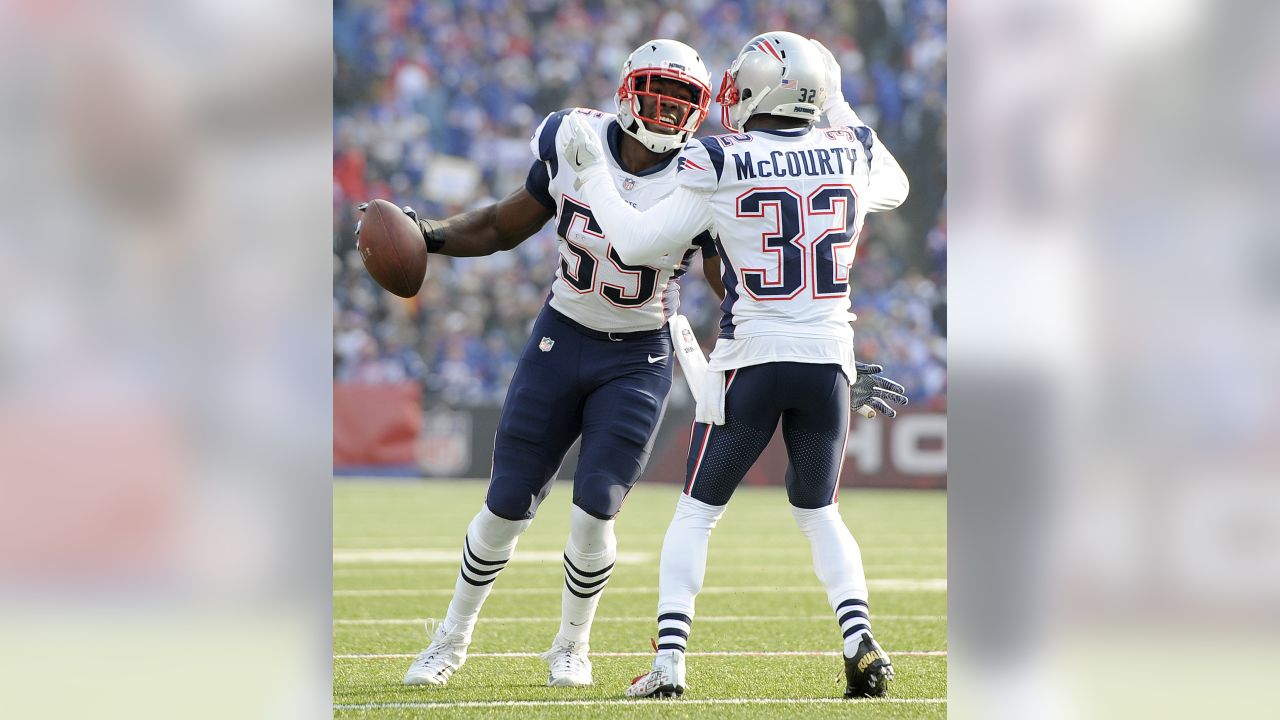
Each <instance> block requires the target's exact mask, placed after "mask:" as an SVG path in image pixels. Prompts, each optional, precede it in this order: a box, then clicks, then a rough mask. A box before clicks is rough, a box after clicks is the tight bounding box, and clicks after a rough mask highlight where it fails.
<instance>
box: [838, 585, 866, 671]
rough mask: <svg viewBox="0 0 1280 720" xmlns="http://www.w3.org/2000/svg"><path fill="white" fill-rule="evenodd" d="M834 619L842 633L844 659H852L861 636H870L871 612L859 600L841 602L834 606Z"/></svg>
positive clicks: (864, 601) (864, 603)
mask: <svg viewBox="0 0 1280 720" xmlns="http://www.w3.org/2000/svg"><path fill="white" fill-rule="evenodd" d="M836 619H837V621H838V622H839V623H840V631H841V632H842V633H844V654H845V657H853V654H854V653H856V652H857V651H858V643H860V642H862V636H863V635H868V636H869V635H871V610H870V608H869V607H868V606H867V601H866V600H863V599H861V598H849V599H847V600H842V601H841V602H840V604H839V605H837V606H836Z"/></svg>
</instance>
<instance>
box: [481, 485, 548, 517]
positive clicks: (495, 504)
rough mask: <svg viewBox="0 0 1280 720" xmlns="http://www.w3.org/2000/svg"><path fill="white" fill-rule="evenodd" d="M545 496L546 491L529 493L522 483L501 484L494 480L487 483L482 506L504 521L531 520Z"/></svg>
mask: <svg viewBox="0 0 1280 720" xmlns="http://www.w3.org/2000/svg"><path fill="white" fill-rule="evenodd" d="M546 496H547V489H546V488H544V489H543V490H542V491H540V492H530V491H529V488H528V487H527V486H525V485H524V484H523V483H508V482H502V481H501V480H500V479H499V478H496V477H495V478H494V480H493V482H491V483H489V492H488V494H487V495H485V499H484V504H485V506H486V507H488V508H489V511H490V512H492V513H493V514H494V515H497V516H498V517H500V518H503V519H506V520H532V519H533V516H534V515H535V514H537V512H538V505H540V504H541V503H542V500H543V499H544V498H545V497H546Z"/></svg>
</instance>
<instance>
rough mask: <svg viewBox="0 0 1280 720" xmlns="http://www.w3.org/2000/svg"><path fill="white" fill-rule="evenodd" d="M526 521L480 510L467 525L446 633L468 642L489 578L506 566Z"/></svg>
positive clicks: (527, 525)
mask: <svg viewBox="0 0 1280 720" xmlns="http://www.w3.org/2000/svg"><path fill="white" fill-rule="evenodd" d="M529 523H530V521H529V520H507V519H505V518H501V517H498V516H497V515H494V514H493V513H492V512H490V511H489V508H488V507H483V508H481V509H480V512H479V514H477V515H476V516H475V518H474V519H473V520H472V521H471V525H470V526H468V527H467V536H466V539H464V540H463V541H462V566H461V567H460V568H459V569H458V580H457V582H456V583H454V588H453V599H452V600H450V601H449V612H448V614H447V615H446V616H445V621H444V625H445V628H446V632H448V633H450V634H458V635H461V636H463V638H464V639H465V640H466V641H467V642H470V641H471V631H472V630H473V629H474V628H475V625H476V619H477V618H478V617H479V616H480V607H481V606H482V605H484V601H485V599H486V598H488V597H489V592H490V591H491V590H493V581H494V580H496V579H497V578H498V573H500V572H502V569H503V568H505V567H506V566H507V561H508V560H510V559H511V555H512V553H514V552H515V550H516V541H517V540H518V539H519V537H520V533H522V532H524V531H525V528H527V527H529Z"/></svg>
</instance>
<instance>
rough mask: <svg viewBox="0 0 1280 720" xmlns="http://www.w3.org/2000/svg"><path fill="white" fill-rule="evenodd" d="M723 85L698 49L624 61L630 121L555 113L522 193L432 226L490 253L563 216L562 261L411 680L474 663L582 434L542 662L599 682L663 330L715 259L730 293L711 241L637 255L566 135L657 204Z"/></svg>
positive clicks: (666, 379) (570, 679)
mask: <svg viewBox="0 0 1280 720" xmlns="http://www.w3.org/2000/svg"><path fill="white" fill-rule="evenodd" d="M710 80H711V78H710V76H709V75H708V74H707V70H706V68H705V67H704V65H703V63H702V60H701V59H700V58H699V57H698V54H697V52H695V51H694V50H693V48H690V47H689V46H687V45H684V44H683V43H679V42H675V41H673V40H653V41H651V42H648V43H645V44H644V45H642V46H641V47H639V48H638V49H636V51H635V52H634V53H632V54H631V56H630V57H629V58H628V59H627V61H626V64H625V65H624V66H623V70H622V74H621V79H620V83H619V87H618V94H617V109H618V113H617V115H616V116H615V115H613V114H609V113H603V112H599V111H597V110H587V109H581V108H579V109H569V110H561V111H559V112H556V113H552V114H551V115H549V116H548V117H547V118H546V119H545V120H543V121H542V123H541V124H540V125H539V126H538V128H537V130H536V131H535V132H534V134H533V138H532V140H531V141H530V146H531V148H532V150H533V153H534V155H535V156H536V160H535V161H534V163H533V165H532V167H531V168H530V170H529V174H528V178H527V179H526V181H525V185H524V187H523V188H521V189H520V190H517V191H516V192H515V193H513V194H512V195H511V196H510V197H508V198H506V199H505V200H503V201H501V202H499V203H498V204H496V205H493V206H490V207H486V208H482V209H479V210H474V211H472V212H469V213H465V214H463V215H459V216H457V217H454V218H450V219H448V220H444V221H432V220H419V224H420V226H421V228H422V231H423V236H424V239H425V242H426V243H427V247H428V249H429V250H430V251H431V252H436V253H441V254H444V255H453V256H475V255H487V254H490V253H492V252H495V251H498V250H506V249H510V248H512V247H515V246H516V245H518V244H519V243H520V242H522V241H524V240H525V239H526V238H528V237H529V236H531V235H533V234H534V233H535V232H537V231H538V229H539V228H541V227H542V226H543V225H544V224H546V222H547V221H548V220H552V219H553V218H554V223H555V229H556V234H557V235H558V236H559V238H560V259H559V263H558V267H557V269H556V275H555V280H554V282H553V284H552V288H551V293H550V295H549V298H548V303H547V306H546V307H544V308H543V310H542V313H541V315H539V317H538V319H537V321H536V322H535V324H534V326H533V332H532V335H531V336H530V337H529V342H528V345H527V346H526V347H525V350H524V353H523V354H522V356H521V358H520V362H519V365H518V366H517V368H516V372H515V376H514V377H513V378H512V380H511V385H510V387H509V388H508V390H507V397H506V401H505V402H504V404H503V408H502V415H501V419H500V420H499V423H498V432H497V436H496V438H495V441H494V453H493V471H492V476H491V479H490V483H489V490H488V494H487V496H486V498H485V504H484V507H483V508H481V510H480V512H479V513H478V514H477V515H476V517H475V518H474V519H473V520H472V522H471V525H470V526H469V527H468V529H467V536H466V541H465V543H464V546H463V554H462V558H463V562H462V567H461V569H460V571H459V575H458V578H457V582H456V585H455V589H454V595H453V599H452V601H451V602H450V604H449V612H448V615H447V616H446V617H445V620H444V622H443V624H442V625H441V627H440V628H439V629H438V631H437V632H436V634H435V636H434V638H433V641H432V643H431V645H430V646H429V647H427V649H426V650H424V651H422V653H421V654H419V656H418V658H417V659H416V660H414V662H413V663H412V665H411V666H410V668H409V671H408V672H407V673H406V674H405V677H404V682H405V684H408V685H443V684H445V683H446V682H448V680H449V678H450V676H451V675H452V674H453V672H454V671H455V670H457V669H458V668H459V667H461V665H462V664H463V662H464V661H465V659H466V653H467V647H468V645H469V644H470V642H471V636H472V631H473V629H474V627H475V624H476V620H477V618H478V615H479V612H480V607H481V605H482V604H483V603H484V600H485V598H486V597H487V596H488V594H489V591H490V590H491V588H492V587H493V582H494V580H495V578H496V577H497V576H498V574H499V573H500V572H501V570H502V569H503V567H505V565H506V563H507V561H508V560H509V559H510V558H511V556H512V553H513V552H514V550H515V545H516V541H517V539H518V537H519V535H520V534H521V533H522V532H523V531H524V530H525V528H527V527H528V525H529V523H530V521H531V520H532V518H533V516H534V514H535V513H536V512H537V509H538V505H539V503H540V502H541V501H542V500H543V498H545V497H546V496H547V493H548V492H550V490H551V482H552V479H553V478H554V475H555V473H556V470H557V469H558V468H559V467H560V463H561V461H562V460H563V459H564V455H565V452H566V451H567V450H568V449H569V446H570V445H572V444H573V442H574V440H576V439H577V438H578V437H579V436H581V438H582V446H581V453H580V455H579V459H578V466H577V472H576V473H575V475H574V480H573V508H572V510H571V511H570V512H571V517H570V533H569V539H568V542H567V543H566V545H565V554H564V585H563V588H562V618H561V623H560V632H559V633H558V634H557V636H556V638H555V640H554V641H553V643H552V647H551V649H550V650H549V651H548V652H547V653H546V654H545V655H544V656H543V657H544V658H545V659H546V660H547V662H548V664H549V666H550V673H549V677H548V684H550V685H553V686H580V685H588V684H590V683H591V681H592V677H591V663H590V661H589V660H588V657H587V650H588V638H589V635H590V632H591V623H592V619H593V617H594V616H595V611H596V607H597V605H598V603H599V602H600V596H601V593H602V591H603V590H604V586H605V584H606V583H607V582H608V580H609V576H610V573H611V571H612V569H613V562H614V557H615V555H616V541H615V539H614V531H613V523H614V521H613V517H614V516H615V515H616V514H617V512H618V510H619V508H620V507H621V505H622V501H623V498H625V497H626V494H627V492H628V491H629V490H630V489H631V487H632V485H634V484H635V482H636V480H637V479H638V478H639V477H640V474H641V472H642V471H643V470H644V466H645V463H646V462H647V461H648V458H649V454H650V452H651V450H652V443H653V435H654V431H655V430H656V428H657V426H658V422H659V419H660V418H661V416H662V413H663V409H664V408H665V406H666V399H667V393H668V391H669V390H670V389H671V359H670V354H671V340H670V338H669V336H668V334H667V330H666V328H665V326H664V325H665V323H666V320H667V318H668V317H670V316H671V315H673V314H674V313H675V312H676V308H677V305H678V301H679V289H678V284H677V280H678V278H679V277H680V276H681V275H682V274H683V273H684V272H685V270H686V269H687V268H688V267H689V264H690V262H691V261H692V260H693V258H694V256H695V255H697V254H699V252H702V254H703V255H704V259H703V270H704V272H705V273H706V274H707V276H708V279H709V280H711V281H712V286H713V287H714V288H716V289H717V292H719V293H722V292H723V289H722V288H721V287H720V281H719V269H720V268H719V262H718V261H717V260H716V258H715V257H714V254H715V253H714V248H713V245H712V243H711V242H710V236H708V235H702V236H701V237H699V233H698V232H694V233H690V234H689V235H688V236H687V237H686V238H685V239H684V242H682V243H678V244H677V243H672V244H670V247H669V251H667V252H663V253H658V254H656V255H654V256H653V257H651V258H649V259H648V260H646V261H645V262H643V263H632V262H627V261H626V260H625V259H623V258H622V257H621V256H620V255H619V254H618V251H617V250H616V249H615V248H614V247H613V245H612V239H611V238H610V237H609V236H608V234H607V233H605V232H603V231H602V230H601V229H600V225H599V224H598V223H597V222H596V219H595V217H594V215H593V214H592V210H591V207H590V204H589V203H588V202H587V201H586V199H585V198H584V197H583V196H582V194H581V193H580V192H578V191H577V190H575V189H574V180H575V177H574V174H573V172H572V171H571V170H569V169H568V168H566V163H565V160H564V158H563V157H562V156H561V155H560V153H559V144H558V142H557V138H558V137H559V136H562V135H563V134H564V133H565V132H566V131H567V127H568V126H567V122H566V121H567V120H568V119H570V118H572V119H574V120H575V121H576V122H578V123H580V124H581V125H580V126H581V127H584V128H588V129H589V130H588V131H589V132H591V133H593V134H594V135H595V137H596V141H597V143H599V144H600V146H601V147H602V148H608V151H607V152H608V155H607V158H602V161H601V162H602V164H603V166H604V167H607V170H606V171H605V174H606V176H607V177H608V178H609V180H608V181H609V182H610V183H612V184H614V186H615V191H616V192H618V193H621V194H622V197H624V198H626V202H629V203H632V204H633V205H634V206H635V207H637V208H640V209H645V208H648V207H651V206H652V205H654V204H655V203H656V202H657V201H658V200H660V199H661V198H662V197H663V196H665V195H667V194H669V193H670V192H671V191H672V190H673V189H674V188H675V185H676V181H677V177H676V172H677V165H676V163H675V159H676V158H675V156H676V154H677V152H678V150H679V149H680V148H681V147H682V146H683V145H684V144H685V143H686V142H687V141H688V140H689V138H690V137H691V136H692V134H693V132H694V131H695V130H697V128H698V126H699V125H700V124H701V123H702V120H703V119H704V118H705V116H706V112H707V107H708V106H709V105H710V102H711V82H710ZM415 217H416V216H415Z"/></svg>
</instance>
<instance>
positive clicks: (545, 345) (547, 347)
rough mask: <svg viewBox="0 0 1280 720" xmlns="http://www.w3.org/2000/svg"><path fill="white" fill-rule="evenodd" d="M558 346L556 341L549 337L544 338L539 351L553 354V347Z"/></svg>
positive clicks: (539, 345) (539, 344)
mask: <svg viewBox="0 0 1280 720" xmlns="http://www.w3.org/2000/svg"><path fill="white" fill-rule="evenodd" d="M555 344H556V341H555V340H552V339H551V338H549V337H544V338H542V342H540V343H538V349H539V350H541V351H542V352H551V347H552V346H553V345H555Z"/></svg>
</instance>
